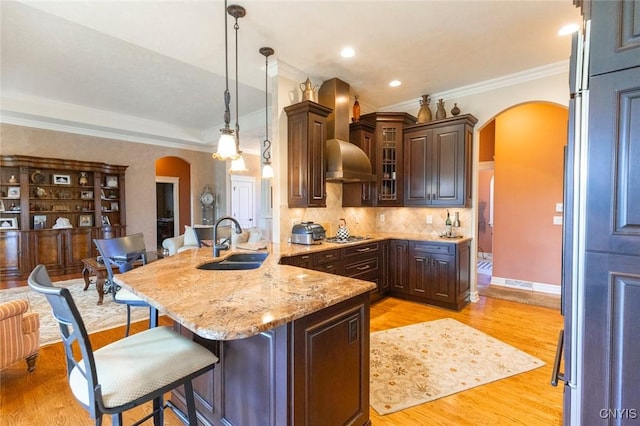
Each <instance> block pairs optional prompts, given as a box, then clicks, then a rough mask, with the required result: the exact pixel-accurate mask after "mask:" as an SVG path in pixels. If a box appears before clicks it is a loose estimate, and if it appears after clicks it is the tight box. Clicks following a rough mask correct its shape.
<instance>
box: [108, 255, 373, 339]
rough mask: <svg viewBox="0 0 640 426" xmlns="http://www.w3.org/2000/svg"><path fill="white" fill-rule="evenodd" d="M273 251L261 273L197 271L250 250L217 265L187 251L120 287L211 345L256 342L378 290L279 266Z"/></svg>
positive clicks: (124, 277) (122, 279)
mask: <svg viewBox="0 0 640 426" xmlns="http://www.w3.org/2000/svg"><path fill="white" fill-rule="evenodd" d="M268 251H269V256H268V257H267V258H266V259H265V261H264V262H263V263H262V265H261V266H260V267H259V268H257V269H252V270H238V271H229V270H226V271H215V270H200V269H197V267H198V266H199V265H201V264H203V263H208V262H211V261H214V260H223V259H224V258H226V257H227V256H229V255H231V254H233V253H238V252H246V250H239V249H232V250H229V251H223V254H222V255H221V256H220V257H219V258H217V259H214V258H213V257H212V250H211V248H210V247H203V248H199V249H193V250H186V251H184V252H182V253H178V254H176V255H173V256H169V257H166V258H164V259H160V260H157V261H155V262H152V263H149V264H147V265H145V266H143V267H140V268H136V269H133V270H131V271H129V272H126V273H124V274H118V275H116V276H115V277H114V281H115V282H116V284H118V285H120V286H122V287H123V288H126V289H127V290H129V291H131V292H133V293H134V294H136V295H138V296H140V297H141V298H142V299H143V300H145V301H146V302H148V303H149V304H151V305H152V306H154V307H155V308H157V309H158V310H159V311H160V313H161V314H166V315H168V316H169V317H170V318H172V319H173V320H174V321H176V322H178V323H180V324H182V325H183V326H185V327H187V328H188V329H190V330H191V331H193V332H194V333H196V334H197V335H199V336H201V337H204V338H206V339H211V340H234V339H242V338H247V337H251V336H255V335H257V334H259V333H261V332H263V331H267V330H271V329H274V328H276V327H279V326H281V325H283V324H286V323H288V322H291V321H294V320H296V319H298V318H302V317H304V316H306V315H309V314H312V313H314V312H318V311H320V310H322V309H324V308H327V307H329V306H333V305H336V304H338V303H340V302H342V301H345V300H348V299H351V298H353V297H355V296H358V295H360V294H363V293H367V292H369V291H371V290H373V289H375V288H376V285H375V283H372V282H369V281H362V280H358V279H354V278H348V277H342V276H338V275H332V274H327V273H324V272H319V271H312V270H307V269H302V268H298V267H295V266H288V265H279V264H278V263H279V261H280V258H281V254H280V245H279V244H270V245H269V248H268Z"/></svg>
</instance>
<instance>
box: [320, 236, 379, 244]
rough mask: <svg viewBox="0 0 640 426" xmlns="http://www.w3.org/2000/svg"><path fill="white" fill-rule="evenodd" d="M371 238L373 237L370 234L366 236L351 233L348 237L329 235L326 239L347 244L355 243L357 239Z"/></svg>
mask: <svg viewBox="0 0 640 426" xmlns="http://www.w3.org/2000/svg"><path fill="white" fill-rule="evenodd" d="M370 239H371V237H370V236H368V235H367V236H365V237H361V236H357V235H351V236H350V237H348V238H338V237H329V238H326V239H325V241H326V242H328V243H336V244H346V243H355V242H357V241H362V240H370Z"/></svg>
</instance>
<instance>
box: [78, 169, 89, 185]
mask: <svg viewBox="0 0 640 426" xmlns="http://www.w3.org/2000/svg"><path fill="white" fill-rule="evenodd" d="M78 183H79V184H80V185H81V186H85V185H87V184H88V183H89V179H88V178H87V172H80V179H79V180H78Z"/></svg>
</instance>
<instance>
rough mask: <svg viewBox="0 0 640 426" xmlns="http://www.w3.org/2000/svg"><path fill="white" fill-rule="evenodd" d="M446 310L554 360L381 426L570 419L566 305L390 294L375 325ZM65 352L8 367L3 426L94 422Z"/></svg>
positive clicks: (100, 337)
mask: <svg viewBox="0 0 640 426" xmlns="http://www.w3.org/2000/svg"><path fill="white" fill-rule="evenodd" d="M446 317H449V318H454V319H456V320H458V321H460V322H462V323H464V324H467V325H469V326H471V327H474V328H476V329H478V330H480V331H482V332H484V333H487V334H489V335H491V336H493V337H495V338H497V339H500V340H502V341H503V342H506V343H508V344H511V345H513V346H515V347H517V348H519V349H521V350H523V351H525V352H527V353H529V354H531V355H533V356H536V357H538V358H540V359H542V360H543V361H545V363H546V365H545V366H544V367H542V368H539V369H536V370H533V371H530V372H526V373H522V374H519V375H516V376H513V377H510V378H507V379H504V380H500V381H498V382H494V383H489V384H486V385H483V386H479V387H477V388H474V389H471V390H468V391H465V392H461V393H458V394H455V395H451V396H449V397H446V398H441V399H439V400H436V401H433V402H430V403H427V404H422V405H419V406H416V407H413V408H409V409H406V410H403V411H400V412H397V413H393V414H389V415H386V416H379V415H378V414H377V413H376V412H375V411H374V410H373V409H371V420H372V424H373V425H374V426H378V425H384V426H394V425H403V426H404V425H407V426H408V425H411V426H414V425H514V424H515V425H518V424H522V425H545V426H548V425H560V424H561V423H562V421H561V415H562V389H561V388H554V387H552V386H550V384H549V381H550V377H551V366H552V363H553V358H554V355H555V345H556V340H557V336H558V331H559V330H560V329H561V327H562V317H561V315H560V313H559V311H556V310H552V309H548V308H542V307H536V306H530V305H523V304H519V303H515V302H510V301H505V300H500V299H492V298H485V297H482V298H481V299H480V301H479V302H477V303H472V304H470V305H469V306H467V307H466V308H465V309H463V310H462V311H461V312H453V311H449V310H445V309H440V308H435V307H430V306H426V305H422V304H419V303H413V302H407V301H403V300H398V299H394V298H387V299H384V300H382V301H379V302H378V303H375V304H374V305H373V306H372V308H371V331H378V330H383V329H387V328H393V327H400V326H403V325H409V324H414V323H418V322H422V321H431V320H435V319H439V318H446ZM161 321H162V322H163V323H167V322H168V320H161ZM145 325H146V324H145V322H140V323H136V324H133V326H132V327H133V330H134V332H135V331H139V330H141V329H142V328H144V326H145ZM123 335H124V328H123V327H119V328H116V329H112V330H107V331H104V332H101V333H95V334H94V335H92V336H91V340H92V344H93V345H94V347H95V348H98V347H101V346H103V345H105V344H107V343H109V342H111V341H113V340H115V339H118V338H121V337H122V336H123ZM63 356H64V355H63V349H62V346H61V344H53V345H49V346H45V347H43V348H42V350H41V352H40V356H39V358H38V361H37V364H36V371H35V372H34V373H31V374H30V373H27V372H26V368H25V364H24V362H22V361H21V362H18V363H16V364H13V365H12V366H10V367H8V368H7V369H5V370H3V371H1V372H0V407H1V408H0V424H1V425H16V426H27V425H29V426H31V425H74V426H75V425H91V424H93V422H92V421H91V419H90V418H89V416H88V414H87V412H86V411H85V410H84V409H83V408H82V407H81V406H80V405H79V404H78V403H77V402H76V401H75V399H74V397H73V395H72V394H71V391H70V390H69V387H68V385H67V382H66V373H65V370H64V368H65V367H64V360H63ZM148 411H149V407H148V406H144V407H140V408H137V409H134V410H131V411H129V412H128V413H127V414H126V415H125V424H131V423H132V422H133V421H134V420H135V419H137V418H139V417H141V416H142V415H141V413H142V412H144V413H146V412H148ZM166 413H167V414H166V421H165V424H167V425H169V426H174V425H176V426H177V425H181V423H180V422H179V420H178V419H177V417H175V416H174V415H173V413H171V412H170V411H169V410H167V411H166ZM103 424H105V425H110V424H111V420H110V419H105V421H104V423H103ZM145 424H152V422H151V421H148V422H146V423H145ZM256 426H260V425H256ZM327 426H331V425H327Z"/></svg>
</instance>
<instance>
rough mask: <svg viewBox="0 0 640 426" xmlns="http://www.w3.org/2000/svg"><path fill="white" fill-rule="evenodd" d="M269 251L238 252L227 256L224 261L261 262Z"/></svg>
mask: <svg viewBox="0 0 640 426" xmlns="http://www.w3.org/2000/svg"><path fill="white" fill-rule="evenodd" d="M268 255H269V253H236V254H232V255H231V256H229V257H227V258H226V259H225V260H223V261H222V262H259V263H262V262H263V261H264V260H265V259H266V258H267V256H268Z"/></svg>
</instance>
